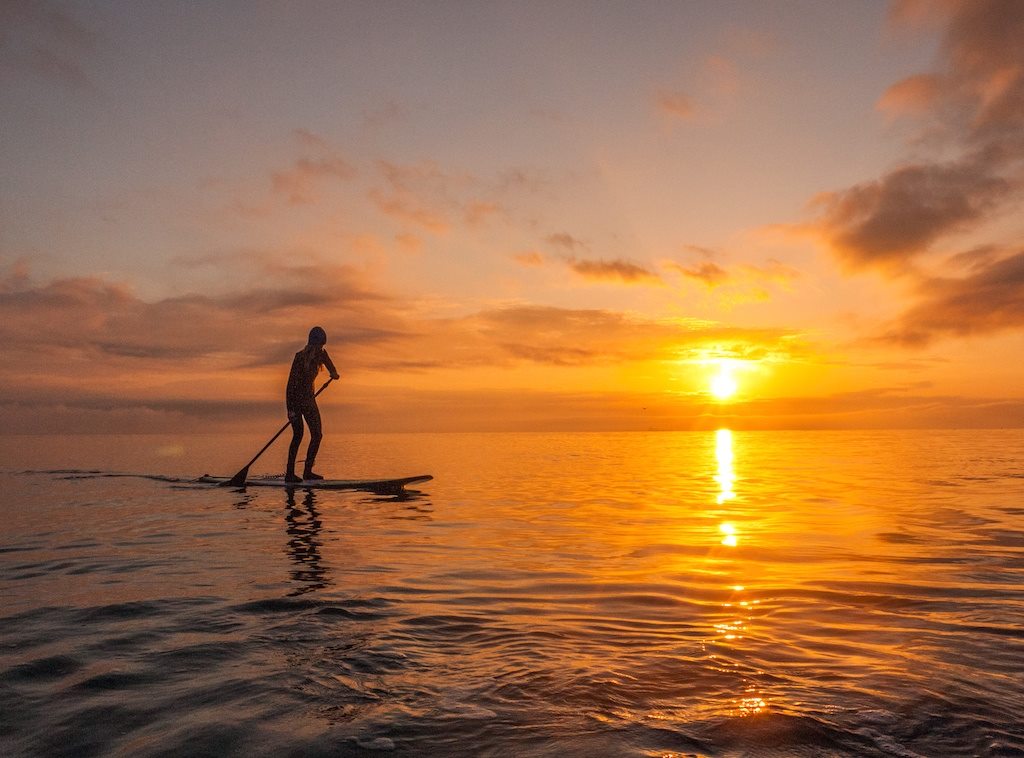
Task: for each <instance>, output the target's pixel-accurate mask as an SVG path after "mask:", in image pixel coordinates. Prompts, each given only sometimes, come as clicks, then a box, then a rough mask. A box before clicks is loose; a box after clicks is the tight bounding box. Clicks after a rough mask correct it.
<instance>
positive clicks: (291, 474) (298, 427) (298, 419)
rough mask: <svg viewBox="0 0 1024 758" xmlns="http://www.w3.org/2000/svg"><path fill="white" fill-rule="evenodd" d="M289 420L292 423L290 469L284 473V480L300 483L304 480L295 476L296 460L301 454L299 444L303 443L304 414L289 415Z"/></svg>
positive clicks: (289, 454)
mask: <svg viewBox="0 0 1024 758" xmlns="http://www.w3.org/2000/svg"><path fill="white" fill-rule="evenodd" d="M289 414H291V412H290V411H289ZM289 418H290V419H291V422H292V441H291V444H290V445H288V468H287V470H286V471H285V472H284V479H285V481H286V482H300V481H302V480H301V479H299V477H297V476H296V475H295V458H296V456H297V455H298V454H299V444H300V443H301V442H302V414H301V413H295V414H294V415H289Z"/></svg>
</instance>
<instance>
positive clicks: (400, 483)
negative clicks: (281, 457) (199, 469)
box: [197, 474, 434, 492]
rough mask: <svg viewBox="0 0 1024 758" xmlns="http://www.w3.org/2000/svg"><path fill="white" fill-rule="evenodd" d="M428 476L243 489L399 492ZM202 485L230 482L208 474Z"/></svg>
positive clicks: (272, 482)
mask: <svg viewBox="0 0 1024 758" xmlns="http://www.w3.org/2000/svg"><path fill="white" fill-rule="evenodd" d="M433 478H434V477H432V476H431V475H430V474H421V475H420V476H407V477H404V478H402V479H310V480H308V481H301V482H286V481H285V480H284V479H283V478H282V477H268V478H266V479H246V480H245V484H244V485H242V486H243V487H285V488H287V489H317V490H368V491H370V492H401V491H402V490H403V489H405V487H406V486H407V485H409V484H419V483H420V482H429V481H430V480H431V479H433ZM197 481H199V482H202V483H203V484H221V485H223V484H227V483H228V482H230V481H231V477H229V476H210V475H209V474H207V475H205V476H201V477H199V479H198V480H197Z"/></svg>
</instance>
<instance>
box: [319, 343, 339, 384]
mask: <svg viewBox="0 0 1024 758" xmlns="http://www.w3.org/2000/svg"><path fill="white" fill-rule="evenodd" d="M320 355H322V356H323V359H324V366H325V367H326V368H327V370H328V371H330V372H331V379H341V377H340V376H339V375H338V369H336V368H334V363H333V362H332V361H331V356H329V355H328V354H327V351H326V350H321V351H320Z"/></svg>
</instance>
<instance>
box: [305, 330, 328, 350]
mask: <svg viewBox="0 0 1024 758" xmlns="http://www.w3.org/2000/svg"><path fill="white" fill-rule="evenodd" d="M307 341H308V342H309V344H310V345H315V346H317V347H323V346H324V345H326V344H327V332H325V331H324V329H323V327H322V326H314V327H313V328H312V329H310V330H309V340H307Z"/></svg>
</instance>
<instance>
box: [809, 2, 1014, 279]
mask: <svg viewBox="0 0 1024 758" xmlns="http://www.w3.org/2000/svg"><path fill="white" fill-rule="evenodd" d="M925 12H927V13H929V14H932V15H934V16H936V17H937V18H938V20H940V22H941V23H942V24H943V25H944V35H943V41H942V45H941V59H940V62H939V65H938V70H936V71H932V72H925V73H920V74H915V75H913V76H911V77H908V78H906V79H904V80H902V81H900V82H898V83H896V84H894V85H893V86H892V87H890V88H889V90H888V91H887V92H886V93H885V94H884V95H883V97H882V99H881V101H880V106H881V107H883V108H885V109H887V110H889V111H890V112H893V113H896V114H904V115H910V116H913V117H914V118H916V119H917V120H918V122H919V123H920V125H921V128H922V130H923V133H924V134H926V135H927V136H928V138H929V139H928V142H927V144H931V145H935V146H936V147H937V149H938V153H939V154H942V155H946V156H948V155H950V154H957V153H959V157H956V158H953V159H949V158H944V159H942V160H934V161H924V160H917V161H914V162H913V163H908V164H906V165H903V166H900V167H898V168H896V169H895V170H893V171H890V172H888V173H887V174H886V175H884V176H883V177H881V178H880V179H877V180H874V181H868V182H863V183H860V184H857V185H855V186H853V187H851V188H849V189H845V190H841V191H838V192H833V193H829V194H827V195H824V196H822V197H821V198H820V199H819V202H818V207H819V208H820V210H821V215H820V216H819V219H818V221H817V223H816V226H817V230H818V231H819V232H820V233H821V234H822V235H823V236H824V238H825V239H826V241H827V242H828V243H829V244H830V246H831V247H832V248H833V250H834V251H835V252H836V254H837V255H838V256H839V257H840V258H841V259H842V260H843V261H844V262H845V263H847V264H848V265H850V266H852V267H855V268H856V267H864V266H872V265H883V266H885V267H888V268H890V269H896V270H899V269H901V268H904V267H905V264H906V263H907V262H908V261H909V260H911V259H913V258H915V257H916V256H920V255H921V254H923V253H925V252H927V251H928V250H929V248H930V247H931V246H932V245H933V244H934V243H936V242H937V241H939V240H941V239H943V238H945V237H948V236H949V235H951V234H953V233H956V232H960V231H963V230H966V229H971V228H973V227H976V226H979V225H980V224H982V223H984V222H985V221H987V220H988V219H989V218H991V217H992V214H994V213H995V212H997V211H998V210H1000V209H1001V208H1002V207H1003V206H1004V205H1005V204H1006V203H1007V202H1008V201H1010V200H1011V199H1012V198H1013V197H1014V196H1015V194H1016V191H1017V190H1019V189H1020V187H1021V182H1022V164H1024V58H1022V56H1021V51H1022V50H1024V3H1021V2H1018V0H951V1H949V2H931V3H921V2H919V0H905V1H904V2H900V3H897V4H896V5H895V6H894V10H893V17H894V18H895V19H897V20H900V21H901V22H904V23H906V22H907V21H908V20H917V19H920V18H921V16H922V14H923V13H925Z"/></svg>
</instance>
